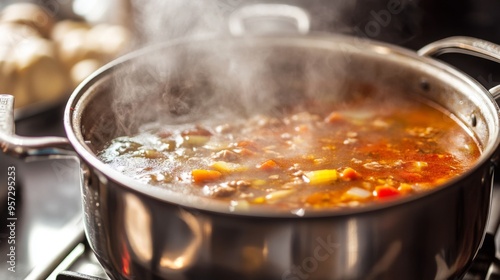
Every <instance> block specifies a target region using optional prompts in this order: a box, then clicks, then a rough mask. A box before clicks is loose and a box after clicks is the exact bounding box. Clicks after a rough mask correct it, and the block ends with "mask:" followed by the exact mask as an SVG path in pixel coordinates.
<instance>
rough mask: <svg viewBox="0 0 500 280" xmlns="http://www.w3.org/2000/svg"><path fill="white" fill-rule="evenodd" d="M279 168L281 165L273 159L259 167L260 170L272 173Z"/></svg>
mask: <svg viewBox="0 0 500 280" xmlns="http://www.w3.org/2000/svg"><path fill="white" fill-rule="evenodd" d="M278 167H279V165H278V164H277V163H276V162H275V161H274V160H272V159H270V160H267V161H265V162H263V163H261V164H260V165H257V168H258V169H260V170H264V171H272V170H274V169H276V168H278Z"/></svg>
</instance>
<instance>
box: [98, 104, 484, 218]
mask: <svg viewBox="0 0 500 280" xmlns="http://www.w3.org/2000/svg"><path fill="white" fill-rule="evenodd" d="M207 119H208V118H207ZM149 127H151V126H149ZM98 156H99V158H100V159H101V160H102V161H103V162H105V163H107V164H109V165H110V166H112V167H113V168H114V169H116V170H118V171H120V172H122V173H124V174H126V175H127V176H130V177H132V178H134V179H135V180H138V181H141V182H143V183H147V184H150V185H154V186H158V187H162V188H169V189H171V190H173V191H177V192H181V193H185V194H187V195H198V196H207V197H211V198H213V199H217V200H223V201H227V203H228V205H230V204H234V205H240V206H244V207H247V206H248V207H251V205H254V204H266V205H272V206H273V207H279V208H286V209H298V208H306V209H308V208H320V209H323V208H339V207H358V206H361V205H366V204H373V203H381V202H384V201H388V200H392V199H397V198H400V197H405V196H410V195H412V194H415V193H419V192H423V191H426V190H429V189H432V188H435V187H437V186H439V185H441V184H442V183H444V182H445V181H447V180H449V179H451V178H453V177H456V176H458V175H460V174H462V173H463V172H464V171H466V170H467V169H469V168H470V167H471V166H472V165H473V164H474V163H475V161H476V160H477V158H478V157H479V156H480V149H479V147H478V145H477V143H476V142H475V140H474V138H473V137H472V136H471V134H470V133H468V131H466V130H465V129H464V128H463V127H462V126H461V125H460V124H459V123H457V122H456V121H455V120H454V119H453V118H452V117H451V116H450V114H448V113H447V112H445V111H443V110H439V109H437V108H436V107H435V106H430V105H429V104H428V103H425V102H421V101H418V100H414V99H410V100H403V99H396V98H392V99H388V100H384V101H383V102H380V101H379V100H364V101H362V102H353V103H350V104H342V105H337V104H322V103H321V102H308V103H307V104H302V105H297V106H294V107H293V108H287V109H286V110H284V109H283V110H276V111H275V112H273V113H272V114H268V115H255V116H251V117H249V118H227V119H226V121H200V122H198V123H193V124H183V125H161V124H158V125H156V126H154V128H153V129H151V128H149V129H147V130H144V131H142V132H141V133H138V134H137V135H132V136H123V137H118V138H116V139H114V140H113V141H111V142H110V143H109V145H107V146H106V147H105V149H103V150H102V151H101V152H100V153H99V155H98Z"/></svg>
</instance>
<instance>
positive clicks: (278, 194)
mask: <svg viewBox="0 0 500 280" xmlns="http://www.w3.org/2000/svg"><path fill="white" fill-rule="evenodd" d="M294 192H295V190H279V191H274V192H272V193H269V194H267V195H266V200H267V201H276V200H279V199H281V198H284V197H287V196H289V195H291V194H292V193H294Z"/></svg>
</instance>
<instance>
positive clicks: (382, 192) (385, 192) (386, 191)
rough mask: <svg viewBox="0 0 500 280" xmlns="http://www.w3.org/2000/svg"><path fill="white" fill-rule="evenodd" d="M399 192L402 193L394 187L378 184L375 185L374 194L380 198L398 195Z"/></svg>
mask: <svg viewBox="0 0 500 280" xmlns="http://www.w3.org/2000/svg"><path fill="white" fill-rule="evenodd" d="M399 194H400V193H399V191H398V190H397V189H396V188H394V187H391V186H378V187H375V192H374V194H373V195H374V196H376V197H378V198H389V197H393V196H397V195H399Z"/></svg>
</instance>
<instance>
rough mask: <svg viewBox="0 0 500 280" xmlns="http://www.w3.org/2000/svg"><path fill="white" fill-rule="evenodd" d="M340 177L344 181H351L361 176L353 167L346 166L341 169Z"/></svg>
mask: <svg viewBox="0 0 500 280" xmlns="http://www.w3.org/2000/svg"><path fill="white" fill-rule="evenodd" d="M340 177H342V179H343V180H345V181H351V180H354V179H357V178H359V177H361V175H360V174H359V173H358V172H357V171H356V170H354V169H353V168H351V167H347V168H346V169H344V171H342V173H341V174H340Z"/></svg>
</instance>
